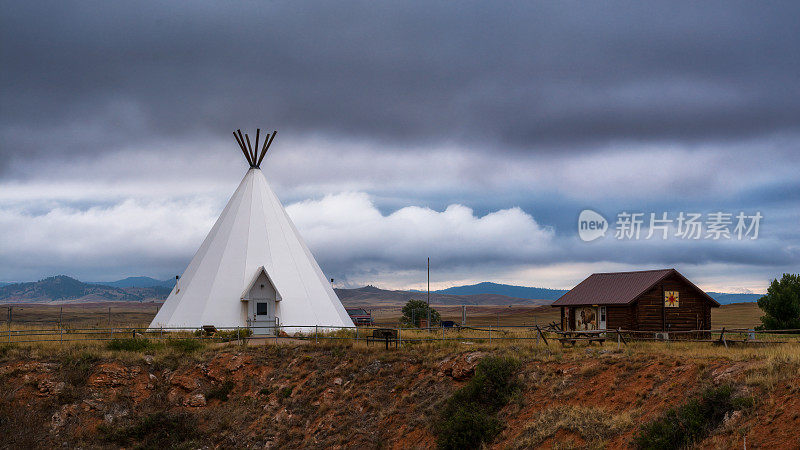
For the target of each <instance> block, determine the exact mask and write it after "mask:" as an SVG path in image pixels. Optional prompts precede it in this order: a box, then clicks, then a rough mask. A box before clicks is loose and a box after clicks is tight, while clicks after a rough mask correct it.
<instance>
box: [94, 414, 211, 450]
mask: <svg viewBox="0 0 800 450" xmlns="http://www.w3.org/2000/svg"><path fill="white" fill-rule="evenodd" d="M97 430H98V431H99V432H100V437H101V438H102V439H103V440H104V441H107V442H111V443H114V444H117V445H120V446H129V445H130V444H132V443H135V444H137V445H136V446H135V447H137V448H196V447H197V443H196V442H195V440H197V439H199V438H200V437H201V436H200V435H199V432H198V431H197V420H196V419H195V417H194V416H192V415H190V414H188V413H171V412H166V411H159V412H156V413H153V414H149V415H146V416H144V417H140V418H138V419H136V420H135V421H134V422H133V423H131V424H128V425H126V426H118V427H115V426H112V425H108V424H101V425H100V426H98V427H97Z"/></svg>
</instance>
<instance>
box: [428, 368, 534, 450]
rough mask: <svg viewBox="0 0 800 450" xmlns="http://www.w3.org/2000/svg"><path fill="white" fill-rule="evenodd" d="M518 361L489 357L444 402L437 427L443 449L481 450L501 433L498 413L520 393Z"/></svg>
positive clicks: (438, 443)
mask: <svg viewBox="0 0 800 450" xmlns="http://www.w3.org/2000/svg"><path fill="white" fill-rule="evenodd" d="M519 365H520V364H519V361H517V360H516V359H513V358H503V357H487V358H484V359H483V360H481V362H480V363H479V364H478V366H477V367H476V368H475V376H473V377H472V379H471V380H470V381H469V383H467V385H466V386H464V387H462V388H461V389H459V390H457V391H456V392H455V393H453V395H452V396H451V397H450V398H449V399H448V400H447V401H446V402H445V405H444V408H443V409H442V411H441V412H440V416H439V419H438V421H437V423H436V425H435V426H434V428H435V430H434V431H435V432H436V435H437V440H436V443H437V445H438V447H439V448H441V449H465V448H467V449H469V448H480V447H481V446H483V445H485V444H488V443H489V442H491V441H492V439H494V437H495V436H497V434H498V433H499V432H500V431H501V430H502V424H501V423H500V421H499V420H498V419H497V417H496V415H497V412H498V411H499V410H500V409H501V408H502V407H503V406H505V404H506V403H508V401H509V400H510V399H511V397H512V396H513V395H514V393H515V392H516V391H517V390H518V389H519V385H518V383H517V381H516V380H515V377H514V374H515V373H516V371H517V369H519Z"/></svg>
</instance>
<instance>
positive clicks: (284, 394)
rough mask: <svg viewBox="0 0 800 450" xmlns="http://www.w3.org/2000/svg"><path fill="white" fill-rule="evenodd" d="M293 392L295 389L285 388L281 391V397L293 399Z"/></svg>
mask: <svg viewBox="0 0 800 450" xmlns="http://www.w3.org/2000/svg"><path fill="white" fill-rule="evenodd" d="M293 390H294V389H293V388H292V387H291V386H287V387H285V388H283V389H281V390H280V396H281V397H282V398H289V397H291V395H292V391H293Z"/></svg>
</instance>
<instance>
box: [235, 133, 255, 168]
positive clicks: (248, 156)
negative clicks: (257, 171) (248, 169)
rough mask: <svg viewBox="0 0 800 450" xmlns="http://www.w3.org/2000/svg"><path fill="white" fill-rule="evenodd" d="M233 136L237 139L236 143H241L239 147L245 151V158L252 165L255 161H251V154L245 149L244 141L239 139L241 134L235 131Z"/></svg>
mask: <svg viewBox="0 0 800 450" xmlns="http://www.w3.org/2000/svg"><path fill="white" fill-rule="evenodd" d="M233 138H234V139H236V143H237V144H239V148H240V149H242V153H244V158H245V159H246V160H247V162H248V163H250V165H251V166H252V165H253V162H252V161H250V155H249V154H248V153H247V150H245V149H244V144H243V143H242V141H240V140H239V136H237V135H236V132H235V131H234V132H233Z"/></svg>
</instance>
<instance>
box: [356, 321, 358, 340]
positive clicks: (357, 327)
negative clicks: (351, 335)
mask: <svg viewBox="0 0 800 450" xmlns="http://www.w3.org/2000/svg"><path fill="white" fill-rule="evenodd" d="M356 343H358V325H356Z"/></svg>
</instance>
